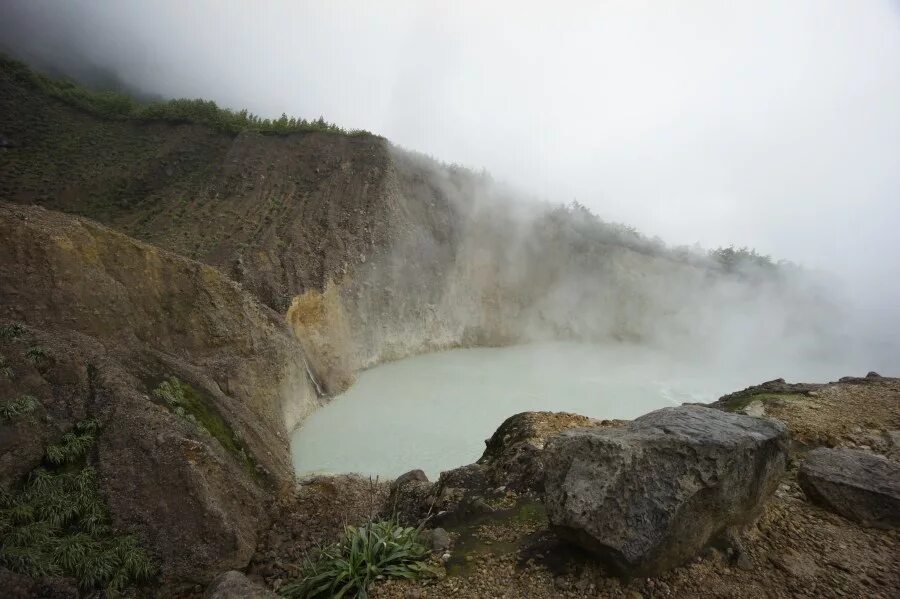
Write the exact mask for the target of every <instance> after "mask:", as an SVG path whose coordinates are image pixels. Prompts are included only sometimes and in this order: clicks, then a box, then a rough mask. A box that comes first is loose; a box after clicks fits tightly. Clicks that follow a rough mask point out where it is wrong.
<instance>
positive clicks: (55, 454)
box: [45, 419, 100, 466]
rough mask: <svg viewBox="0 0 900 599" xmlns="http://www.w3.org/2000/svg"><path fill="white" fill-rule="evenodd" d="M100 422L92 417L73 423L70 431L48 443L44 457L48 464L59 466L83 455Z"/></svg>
mask: <svg viewBox="0 0 900 599" xmlns="http://www.w3.org/2000/svg"><path fill="white" fill-rule="evenodd" d="M99 430H100V423H99V422H97V421H96V420H94V419H89V420H82V421H81V422H79V423H78V424H76V425H75V428H74V430H72V432H68V433H66V434H65V435H63V438H62V440H61V441H60V442H59V443H57V444H56V445H49V446H47V449H46V451H45V457H46V459H47V461H48V462H49V463H50V464H53V465H54V466H60V465H62V464H71V463H74V462H76V461H78V460H80V459H81V458H82V457H84V456H85V455H86V454H87V452H88V450H89V449H90V448H91V447H92V446H93V445H94V441H96V438H97V437H96V434H97V431H99Z"/></svg>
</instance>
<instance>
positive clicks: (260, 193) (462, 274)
mask: <svg viewBox="0 0 900 599" xmlns="http://www.w3.org/2000/svg"><path fill="white" fill-rule="evenodd" d="M0 131H2V132H3V133H4V134H5V135H6V137H7V138H8V140H9V147H8V148H6V150H5V152H4V160H3V161H2V162H0V181H2V185H3V189H2V192H3V193H4V194H5V196H6V197H7V198H8V199H10V200H12V201H15V202H22V203H32V202H37V203H40V204H42V205H45V206H47V207H49V208H53V209H58V210H63V211H66V212H73V213H77V214H82V215H86V216H90V217H91V218H94V219H97V220H99V221H101V222H103V223H105V224H107V225H110V226H112V227H114V228H116V229H117V230H121V231H123V232H125V233H127V234H129V235H131V236H134V237H137V238H139V239H142V240H145V241H148V242H151V243H153V244H155V245H158V246H160V247H163V248H166V249H168V250H171V251H173V252H176V253H179V254H181V255H184V256H188V257H191V258H194V259H196V260H198V261H200V262H203V263H205V264H209V265H211V266H214V267H216V268H217V269H218V270H219V271H220V272H222V273H223V274H224V275H226V276H228V277H229V278H231V279H233V280H235V281H238V282H239V283H241V284H242V285H243V287H244V288H245V289H247V290H248V291H250V292H251V293H253V294H254V295H255V296H256V297H257V298H259V299H260V300H261V301H262V302H263V303H264V304H266V305H268V306H269V307H271V308H272V309H274V310H275V311H277V312H278V313H280V314H282V315H285V314H287V313H288V312H289V311H291V306H292V304H294V303H295V300H296V299H297V298H299V297H300V296H303V295H304V294H308V295H306V296H305V299H304V301H303V302H300V307H299V308H298V307H297V306H295V308H294V309H293V311H292V315H291V316H289V318H290V320H291V322H292V324H293V325H294V326H293V328H294V329H295V330H298V329H297V327H298V326H300V328H301V329H302V331H300V332H301V338H302V339H303V343H304V346H305V348H306V350H307V353H308V354H309V356H310V364H311V369H312V372H313V375H314V378H316V379H317V384H319V386H320V388H321V389H322V390H323V391H324V392H326V393H328V394H334V393H337V392H339V391H341V390H342V389H344V388H346V386H347V385H349V384H351V382H352V380H353V373H354V372H355V371H357V370H358V369H359V368H364V367H368V366H371V365H374V364H377V363H379V362H383V361H385V360H391V359H396V358H400V357H403V356H406V355H410V354H416V353H421V352H423V351H429V350H433V349H439V348H447V347H454V346H460V345H502V344H509V343H516V342H523V341H535V340H542V339H574V340H582V341H605V340H609V339H617V340H621V339H627V340H639V341H646V342H650V343H658V344H670V345H673V346H676V347H678V348H679V349H683V348H685V347H689V348H692V350H695V349H697V348H703V347H706V348H710V347H711V346H713V345H715V344H716V343H717V342H718V341H719V340H718V339H716V338H715V337H716V335H717V334H718V332H719V331H721V330H722V329H723V323H725V324H726V326H725V327H724V328H726V329H727V325H728V323H729V322H732V321H735V320H740V322H733V330H727V331H726V335H727V336H738V335H740V336H742V343H743V345H744V347H747V345H748V343H749V342H751V341H752V339H751V337H753V336H754V335H759V334H761V332H763V331H765V332H767V334H768V336H769V338H767V339H765V340H760V345H765V344H764V343H762V341H773V340H776V339H780V338H781V337H783V335H781V333H782V332H783V331H785V330H788V329H789V330H790V331H791V333H792V338H801V339H804V338H805V337H804V335H803V334H802V333H803V332H809V331H813V330H814V329H815V332H816V334H817V335H819V339H821V333H822V330H821V329H822V326H821V325H822V324H823V323H827V322H828V321H829V319H832V320H833V319H834V313H833V310H832V308H831V307H829V306H827V305H826V303H825V302H824V300H822V298H821V297H817V296H816V295H815V293H814V291H813V290H811V288H809V287H808V286H806V285H805V284H804V283H802V282H801V281H800V278H801V277H800V276H799V275H798V274H797V273H792V274H791V275H790V276H781V275H779V274H778V273H776V272H774V271H773V272H761V271H758V270H756V271H753V272H740V273H738V272H725V271H724V270H723V268H722V266H721V265H720V264H717V263H714V262H712V261H710V260H708V259H706V258H705V257H704V256H700V255H695V254H691V253H690V252H686V251H681V252H676V251H671V250H667V249H665V248H664V247H662V245H661V244H659V243H656V242H652V241H649V240H646V239H644V238H641V237H640V236H639V235H636V234H635V233H634V232H633V231H631V230H628V229H627V228H624V227H618V226H614V225H609V224H606V223H603V222H601V221H599V220H598V219H596V218H595V217H593V216H591V215H590V214H589V213H586V212H585V211H582V210H580V209H569V210H566V209H555V208H551V207H547V206H541V205H537V204H534V203H532V204H528V203H524V202H522V201H520V200H519V201H517V199H516V198H514V197H513V195H514V194H513V193H512V192H510V191H508V190H506V189H504V188H503V187H502V186H500V185H497V184H495V183H493V182H492V181H490V179H489V178H487V177H486V176H482V175H478V174H476V173H473V172H471V171H468V170H465V169H460V168H455V167H451V166H445V165H441V164H439V163H437V162H435V161H433V160H431V159H427V158H425V157H422V156H418V155H415V154H412V153H409V152H405V151H403V150H400V149H397V148H394V147H392V146H391V145H390V144H389V143H388V142H387V141H386V140H384V139H382V138H378V137H375V136H342V135H338V134H331V133H304V134H292V135H287V136H279V135H260V134H255V133H242V134H238V135H228V134H222V133H216V132H212V131H209V130H207V129H204V128H203V127H198V126H196V125H189V124H183V125H173V124H166V123H132V122H121V121H109V120H102V119H97V118H95V117H93V116H90V115H87V114H84V113H82V112H79V111H78V110H76V109H74V108H72V107H69V106H67V105H65V104H63V103H61V102H60V101H59V100H56V99H53V98H49V97H46V96H43V95H41V94H40V93H39V92H37V91H35V90H34V89H31V88H29V87H28V85H27V84H25V83H22V82H21V81H18V80H16V79H15V78H13V77H11V76H9V74H4V73H0ZM329 285H331V292H327V290H328V289H329ZM312 304H315V305H317V306H319V308H321V309H317V310H314V311H313V312H309V311H306V312H304V310H302V309H300V308H304V307H305V308H309V307H310V306H311V305H312ZM298 310H299V311H298ZM736 315H739V316H740V318H739V319H736V318H735V316H736ZM317 317H321V318H323V319H326V320H322V321H316V320H315V318H317ZM747 321H749V322H754V323H755V325H754V326H751V327H747V326H745V323H746V322H747ZM713 323H714V325H715V326H714V327H713ZM303 331H305V332H306V333H308V335H306V336H303V335H302V332H303ZM779 343H781V346H783V343H782V342H779ZM819 346H821V344H819Z"/></svg>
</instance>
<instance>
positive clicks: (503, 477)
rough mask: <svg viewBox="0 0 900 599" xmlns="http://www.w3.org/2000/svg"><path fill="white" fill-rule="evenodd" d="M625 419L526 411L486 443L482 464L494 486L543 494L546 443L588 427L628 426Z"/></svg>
mask: <svg viewBox="0 0 900 599" xmlns="http://www.w3.org/2000/svg"><path fill="white" fill-rule="evenodd" d="M625 424H626V423H625V421H623V420H595V419H593V418H588V417H587V416H581V415H580V414H570V413H568V412H522V413H520V414H515V415H513V416H510V417H509V418H507V419H506V420H504V421H503V424H501V425H500V427H499V428H498V429H497V430H496V431H495V432H494V434H493V435H491V438H490V439H487V440H486V441H485V445H486V447H485V450H484V453H483V454H482V456H481V458H479V459H478V463H479V464H481V465H482V466H484V467H485V470H486V473H487V477H488V480H489V482H490V484H491V485H493V486H494V487H505V488H508V489H510V490H512V491H517V492H522V491H541V490H543V488H544V466H543V463H542V461H541V454H542V453H543V449H544V444H545V443H546V442H547V440H548V439H549V438H550V437H552V436H553V435H556V434H558V433H560V432H562V431H564V430H567V429H570V428H576V427H578V428H584V427H616V426H624V425H625Z"/></svg>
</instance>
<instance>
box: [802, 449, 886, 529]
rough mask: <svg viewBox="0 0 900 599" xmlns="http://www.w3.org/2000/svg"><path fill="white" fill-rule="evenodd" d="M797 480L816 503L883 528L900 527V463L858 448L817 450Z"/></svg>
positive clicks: (857, 520) (810, 453)
mask: <svg viewBox="0 0 900 599" xmlns="http://www.w3.org/2000/svg"><path fill="white" fill-rule="evenodd" d="M798 480H799V482H800V485H801V486H802V487H803V490H804V491H805V492H806V495H807V496H808V497H809V498H810V499H811V500H812V501H814V502H815V503H818V504H819V505H822V506H824V507H826V508H828V509H830V510H832V511H834V512H837V513H838V514H840V515H842V516H844V517H846V518H849V519H851V520H854V521H856V522H860V523H862V524H866V525H869V526H878V527H881V528H898V527H900V462H897V461H894V460H889V459H887V458H885V457H883V456H879V455H875V454H873V453H870V452H868V451H862V450H858V449H828V448H824V447H823V448H820V449H815V450H813V451H811V452H809V454H807V456H806V460H804V461H803V464H802V465H801V466H800V473H799V475H798Z"/></svg>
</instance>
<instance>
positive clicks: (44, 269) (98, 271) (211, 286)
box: [0, 203, 317, 582]
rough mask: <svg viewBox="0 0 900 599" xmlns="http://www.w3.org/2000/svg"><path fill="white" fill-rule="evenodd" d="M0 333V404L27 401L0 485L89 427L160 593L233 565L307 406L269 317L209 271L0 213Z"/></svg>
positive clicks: (10, 435) (93, 227)
mask: <svg viewBox="0 0 900 599" xmlns="http://www.w3.org/2000/svg"><path fill="white" fill-rule="evenodd" d="M0 321H2V323H0V324H2V332H3V334H2V335H0V353H2V355H3V361H4V363H5V364H6V365H7V366H9V367H10V370H9V371H8V372H6V373H5V376H4V377H2V380H0V391H2V393H3V400H4V401H6V400H9V401H8V402H7V403H9V402H11V401H12V400H13V399H15V398H17V397H18V398H22V397H26V396H30V397H33V398H36V400H37V401H36V405H34V406H33V407H32V410H31V412H32V413H30V414H24V415H22V416H16V415H15V414H14V415H13V417H11V418H10V419H7V418H5V417H4V419H3V420H2V422H0V444H2V447H3V454H2V458H0V482H2V484H3V486H4V487H7V488H13V489H14V488H16V487H17V485H19V484H20V481H22V480H23V477H26V475H27V474H28V472H29V471H31V470H32V469H34V468H36V467H38V466H40V465H41V463H42V461H43V463H45V464H46V460H47V459H48V458H47V457H46V455H45V447H46V446H47V445H49V444H53V443H59V442H60V439H61V438H62V439H63V440H64V441H65V438H64V437H63V434H64V433H66V432H70V431H72V430H74V429H73V427H74V426H75V424H76V423H77V422H80V421H83V420H85V419H95V420H96V421H98V423H99V426H100V427H101V432H100V433H99V434H97V436H96V438H97V444H96V447H95V449H94V450H92V451H91V453H90V455H89V456H88V464H89V465H91V466H93V467H94V468H95V469H96V470H97V472H98V475H99V487H100V493H101V495H102V497H103V498H104V499H105V501H106V503H107V504H108V508H109V512H110V515H111V518H112V522H113V524H114V525H115V526H116V527H119V528H121V529H123V530H126V531H130V532H134V533H137V534H138V536H139V538H140V540H141V542H142V543H144V544H145V545H146V546H147V547H148V548H149V549H150V552H151V555H152V556H153V558H154V561H155V562H156V563H157V564H158V565H159V566H160V567H161V574H162V577H163V580H164V581H165V582H173V581H185V580H199V581H205V580H207V579H208V578H209V577H210V576H212V575H214V574H215V573H217V572H219V571H221V570H223V569H227V568H229V567H240V566H242V565H244V564H245V563H246V561H247V559H249V556H250V555H251V554H252V552H253V550H254V548H255V546H256V542H257V532H258V530H259V529H260V527H261V526H264V525H265V523H266V520H267V512H266V508H267V505H268V504H269V502H270V501H272V500H274V499H277V498H278V497H279V496H280V495H281V493H283V492H285V491H288V490H290V488H291V487H292V485H293V479H294V474H293V468H292V466H291V463H290V455H289V452H288V441H287V431H288V430H289V429H290V428H291V427H293V426H294V424H295V423H296V421H297V419H299V418H300V417H302V416H303V415H304V414H305V413H306V412H308V411H309V410H311V409H313V408H314V407H315V406H316V405H317V398H316V394H315V391H314V390H313V389H312V387H311V386H310V385H309V383H308V378H307V372H306V365H305V362H304V357H303V352H302V350H301V348H300V346H299V345H298V343H297V342H296V340H295V339H294V337H293V335H292V334H291V332H290V330H289V329H288V328H287V327H286V326H285V324H284V321H283V319H282V318H281V317H280V316H279V315H278V314H276V313H274V312H273V311H271V310H270V309H269V308H267V307H265V306H263V305H261V304H260V303H259V302H258V301H257V300H255V299H254V298H253V297H252V296H251V295H250V294H248V293H246V292H245V291H243V290H242V289H241V288H240V286H238V285H237V284H235V283H234V282H232V281H230V280H229V279H227V278H226V277H224V276H222V274H221V273H219V272H218V271H217V270H215V269H213V268H210V267H209V266H205V265H202V264H199V263H197V262H193V261H190V260H187V259H185V258H181V257H179V256H176V255H174V254H171V253H168V252H165V251H162V250H159V249H158V248H156V247H154V246H151V245H148V244H145V243H141V242H138V241H135V240H133V239H131V238H128V237H126V236H125V235H123V234H121V233H118V232H114V231H112V230H110V229H108V228H106V227H103V226H100V225H98V224H96V223H93V222H91V221H88V220H83V219H80V218H75V217H71V216H68V215H64V214H62V213H59V212H52V211H47V210H44V209H42V208H37V207H24V206H17V205H14V204H9V203H0ZM173 377H175V378H177V379H178V380H179V381H181V383H176V382H173V380H172V379H173ZM164 382H166V384H165V385H164V384H163V383H164ZM173 386H174V387H173ZM179 389H180V390H179ZM10 405H11V404H10ZM7 407H8V406H7ZM47 455H50V454H47Z"/></svg>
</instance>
